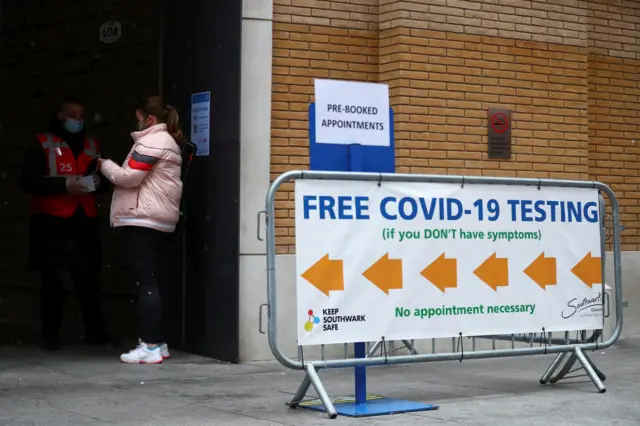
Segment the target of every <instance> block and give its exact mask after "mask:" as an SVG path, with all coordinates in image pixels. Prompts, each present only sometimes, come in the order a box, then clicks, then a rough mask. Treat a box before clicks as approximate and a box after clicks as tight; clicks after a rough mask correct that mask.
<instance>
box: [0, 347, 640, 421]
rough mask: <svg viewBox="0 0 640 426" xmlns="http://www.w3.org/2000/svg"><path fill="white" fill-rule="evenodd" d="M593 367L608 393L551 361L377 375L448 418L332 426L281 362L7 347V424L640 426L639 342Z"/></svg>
mask: <svg viewBox="0 0 640 426" xmlns="http://www.w3.org/2000/svg"><path fill="white" fill-rule="evenodd" d="M592 359H593V360H594V362H596V364H597V365H598V366H599V367H600V368H601V369H602V370H603V371H604V372H605V374H607V376H608V378H607V381H606V382H605V384H606V385H607V393H605V394H599V393H597V391H596V389H595V387H594V386H593V385H592V384H591V383H590V382H588V381H585V380H587V379H586V378H582V379H577V380H572V381H567V382H563V383H561V384H559V385H553V386H541V385H540V384H539V378H540V375H541V374H542V373H543V371H544V369H545V368H546V366H547V365H548V364H549V363H550V362H551V360H552V358H551V356H548V357H535V358H519V359H507V360H489V361H468V362H467V361H465V362H463V363H459V362H450V363H439V364H427V365H415V366H403V367H386V368H372V369H369V390H370V393H372V394H376V395H384V396H388V397H393V398H404V399H409V400H414V401H424V402H432V403H436V404H440V410H439V411H432V412H424V413H415V414H404V415H394V416H385V417H377V418H369V419H367V420H364V419H349V418H346V417H339V418H338V419H336V420H329V419H328V418H326V416H325V415H324V414H322V413H317V412H314V411H309V410H303V409H298V410H289V409H288V408H286V407H285V406H284V402H285V401H286V400H287V399H288V398H290V394H291V393H293V392H294V391H295V390H296V388H297V386H298V384H299V383H300V381H301V380H302V377H303V376H302V373H299V372H292V371H287V370H284V369H282V368H281V367H280V366H279V365H277V364H272V363H265V364H246V365H225V364H219V363H215V362H212V361H210V360H207V359H203V358H198V357H194V356H190V355H178V356H176V357H175V358H174V359H173V360H171V361H170V362H166V363H165V364H163V365H161V366H128V365H122V364H120V363H118V362H116V361H115V360H114V357H113V355H112V354H110V353H106V354H105V353H104V352H95V351H93V352H92V351H88V350H81V351H80V352H77V351H75V352H71V351H67V352H64V351H62V352H59V353H56V354H43V353H39V352H38V351H36V350H35V349H23V348H3V349H0V425H2V426H14V425H15V426H17V425H21V426H22V425H60V426H64V425H73V426H83V425H96V426H103V425H132V426H133V425H135V426H145V425H149V426H151V425H153V426H165V425H172V426H174V425H185V426H191V425H324V424H327V425H329V424H332V425H352V424H353V425H355V424H362V422H364V421H366V422H367V423H368V424H369V425H386V424H389V425H391V424H393V425H417V424H419V425H423V424H424V425H429V424H434V425H435V424H451V425H455V424H458V425H491V426H500V425H543V424H546V423H551V424H554V425H588V424H597V425H638V424H640V368H638V367H639V365H640V364H639V362H638V361H640V339H625V340H623V341H621V342H620V343H619V345H618V346H617V347H616V348H612V349H608V350H606V352H604V353H603V352H602V351H598V352H595V353H593V354H592ZM322 377H323V379H324V383H325V386H326V388H327V390H328V391H329V393H330V394H331V396H332V397H338V396H345V395H349V394H351V393H352V392H353V391H352V382H351V380H352V373H351V371H348V370H342V371H331V372H323V373H322ZM313 396H314V395H311V397H313Z"/></svg>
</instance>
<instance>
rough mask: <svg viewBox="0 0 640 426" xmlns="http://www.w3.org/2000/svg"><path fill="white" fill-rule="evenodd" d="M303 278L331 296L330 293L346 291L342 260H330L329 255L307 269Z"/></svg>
mask: <svg viewBox="0 0 640 426" xmlns="http://www.w3.org/2000/svg"><path fill="white" fill-rule="evenodd" d="M302 278H304V279H305V280H307V281H309V283H310V284H311V285H312V286H314V287H315V288H317V289H318V290H320V291H321V292H323V293H324V294H326V295H327V296H329V291H338V290H344V274H343V272H342V260H329V254H328V253H327V254H326V255H324V257H323V258H322V259H320V260H318V261H317V262H316V263H314V264H313V266H311V268H309V269H307V270H306V271H305V272H304V273H303V274H302Z"/></svg>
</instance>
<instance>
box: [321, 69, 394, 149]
mask: <svg viewBox="0 0 640 426" xmlns="http://www.w3.org/2000/svg"><path fill="white" fill-rule="evenodd" d="M315 98H316V99H315V100H316V114H315V116H316V117H315V123H314V124H315V131H316V135H315V136H316V142H317V143H330V144H340V145H351V144H360V145H365V146H389V145H390V144H391V132H390V125H389V86H387V85H386V84H379V83H366V82H360V81H343V80H322V79H316V80H315Z"/></svg>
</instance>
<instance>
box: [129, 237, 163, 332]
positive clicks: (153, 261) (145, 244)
mask: <svg viewBox="0 0 640 426" xmlns="http://www.w3.org/2000/svg"><path fill="white" fill-rule="evenodd" d="M122 230H123V234H124V235H123V236H124V245H125V250H124V252H125V256H126V258H127V259H126V261H127V264H128V266H129V270H130V273H131V277H132V278H133V280H134V281H135V284H136V287H137V289H138V321H139V324H140V334H141V335H140V338H141V339H142V341H144V342H147V343H159V342H164V341H165V340H164V339H165V332H164V326H163V318H162V310H163V308H162V289H161V285H162V280H161V279H160V274H161V268H162V264H163V260H164V255H165V250H166V248H167V244H168V241H169V238H170V236H171V234H169V233H166V232H161V231H156V230H154V229H150V228H143V227H139V226H125V227H123V228H122Z"/></svg>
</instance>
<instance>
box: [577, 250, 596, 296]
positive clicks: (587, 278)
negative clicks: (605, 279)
mask: <svg viewBox="0 0 640 426" xmlns="http://www.w3.org/2000/svg"><path fill="white" fill-rule="evenodd" d="M571 272H573V273H574V274H575V276H576V277H578V278H580V281H582V282H583V283H585V284H586V285H588V286H589V287H591V288H593V285H594V284H602V259H601V258H599V257H592V256H591V252H589V254H587V255H586V256H585V257H583V258H582V260H581V261H580V262H578V264H577V265H576V266H574V267H573V269H572V270H571Z"/></svg>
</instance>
